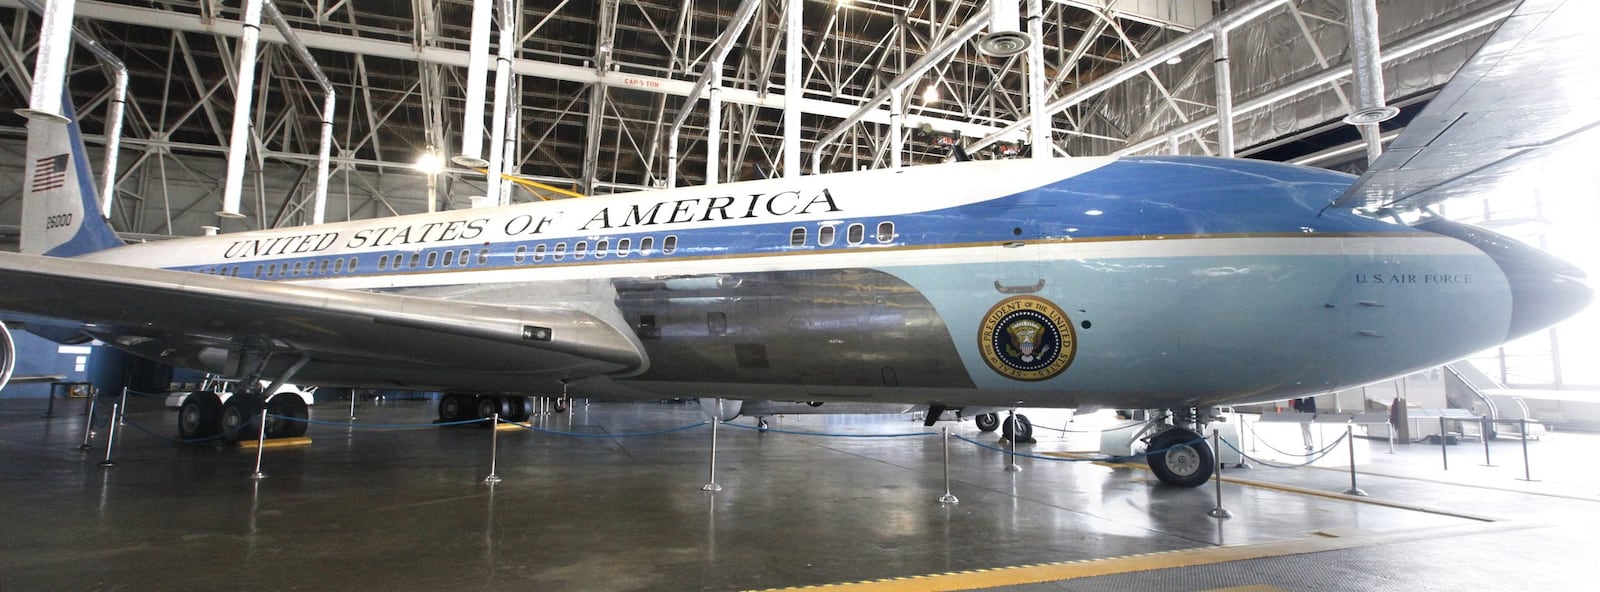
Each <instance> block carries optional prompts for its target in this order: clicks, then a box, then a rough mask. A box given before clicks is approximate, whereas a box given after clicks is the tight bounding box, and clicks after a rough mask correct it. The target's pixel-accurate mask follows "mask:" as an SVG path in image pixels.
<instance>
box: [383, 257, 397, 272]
mask: <svg viewBox="0 0 1600 592" xmlns="http://www.w3.org/2000/svg"><path fill="white" fill-rule="evenodd" d="M395 263H399V261H398V260H397V261H395ZM388 268H389V256H388V255H383V256H380V257H378V271H383V270H385V269H388Z"/></svg>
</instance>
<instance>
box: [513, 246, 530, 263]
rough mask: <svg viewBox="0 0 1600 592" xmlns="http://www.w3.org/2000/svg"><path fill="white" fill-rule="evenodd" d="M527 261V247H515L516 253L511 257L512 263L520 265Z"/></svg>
mask: <svg viewBox="0 0 1600 592" xmlns="http://www.w3.org/2000/svg"><path fill="white" fill-rule="evenodd" d="M527 260H528V245H517V251H516V252H515V253H513V254H512V255H511V262H512V263H522V262H523V261H527Z"/></svg>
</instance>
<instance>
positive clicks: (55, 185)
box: [33, 153, 68, 193]
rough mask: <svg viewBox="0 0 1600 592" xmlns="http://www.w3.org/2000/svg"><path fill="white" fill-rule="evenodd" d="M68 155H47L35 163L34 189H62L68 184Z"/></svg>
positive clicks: (36, 190) (35, 190)
mask: <svg viewBox="0 0 1600 592" xmlns="http://www.w3.org/2000/svg"><path fill="white" fill-rule="evenodd" d="M67 162H68V160H67V155H66V154H65V153H62V154H58V155H55V156H46V157H44V158H41V159H39V160H36V161H34V163H33V191H34V192H35V193H38V192H40V191H49V190H51V189H60V188H61V186H63V185H66V184H67Z"/></svg>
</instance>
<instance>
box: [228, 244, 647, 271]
mask: <svg viewBox="0 0 1600 592" xmlns="http://www.w3.org/2000/svg"><path fill="white" fill-rule="evenodd" d="M615 247H616V248H615V249H613V248H612V243H611V240H610V239H600V240H597V241H594V244H593V248H592V249H591V248H590V243H589V241H586V240H580V241H578V242H576V243H574V244H573V245H572V249H571V250H570V251H569V250H568V249H567V243H566V241H560V242H557V243H555V244H554V245H553V246H552V245H550V244H547V243H540V244H538V245H534V247H533V249H531V250H530V249H529V248H528V247H527V245H518V246H517V249H516V251H515V252H513V254H512V257H511V260H512V262H514V263H518V264H521V263H527V262H529V261H530V260H531V261H532V262H534V263H539V262H542V261H544V260H546V259H551V260H554V261H562V260H565V259H566V258H568V257H569V256H570V257H571V258H572V260H574V261H577V260H580V259H584V258H586V257H593V258H595V259H604V258H606V257H608V256H611V257H616V258H618V259H621V258H624V257H628V256H630V255H638V256H640V257H648V256H650V255H654V254H655V252H656V239H655V237H653V236H646V237H643V238H640V239H639V242H638V245H637V248H635V245H634V242H633V239H631V238H619V239H617V241H616V245H615ZM677 251H678V237H677V235H668V236H667V237H665V238H663V239H661V254H663V255H671V254H673V253H676V252H677ZM358 262H359V260H358V258H357V257H350V258H348V259H346V258H343V257H340V258H336V259H322V260H318V261H307V260H301V261H295V262H293V263H290V262H284V263H258V264H256V266H255V269H254V270H253V271H252V273H251V277H254V278H259V279H281V278H298V277H316V276H326V275H330V274H332V275H338V274H342V273H345V271H346V270H348V271H350V272H351V273H354V272H355V270H356V264H357V263H358ZM488 263H489V248H488V247H482V248H480V249H478V251H477V253H473V251H472V249H470V248H464V249H455V248H452V249H447V250H442V251H441V250H433V251H428V252H427V253H426V254H424V253H423V252H421V251H418V252H414V253H409V254H404V253H402V254H396V255H381V256H379V257H378V270H379V271H385V270H390V269H395V270H399V269H418V268H423V269H432V268H435V267H439V268H447V267H466V266H470V265H487V264H488ZM199 271H200V273H205V274H210V275H225V276H233V277H239V271H240V266H238V265H222V266H216V267H208V268H205V269H201V270H199Z"/></svg>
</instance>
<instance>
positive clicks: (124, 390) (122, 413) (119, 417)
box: [117, 387, 128, 426]
mask: <svg viewBox="0 0 1600 592" xmlns="http://www.w3.org/2000/svg"><path fill="white" fill-rule="evenodd" d="M127 414H128V387H122V407H121V411H120V412H118V413H117V425H119V426H125V425H128V424H127V422H125V421H123V420H122V417H123V416H125V415H127Z"/></svg>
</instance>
